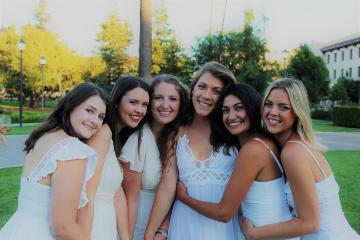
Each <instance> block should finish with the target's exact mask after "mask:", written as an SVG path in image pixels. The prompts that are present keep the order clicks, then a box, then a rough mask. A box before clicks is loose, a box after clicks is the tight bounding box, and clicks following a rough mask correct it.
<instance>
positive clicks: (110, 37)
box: [97, 12, 132, 84]
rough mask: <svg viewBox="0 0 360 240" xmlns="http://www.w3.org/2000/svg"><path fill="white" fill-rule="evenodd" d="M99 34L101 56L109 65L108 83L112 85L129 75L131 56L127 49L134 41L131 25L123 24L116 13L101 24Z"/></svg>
mask: <svg viewBox="0 0 360 240" xmlns="http://www.w3.org/2000/svg"><path fill="white" fill-rule="evenodd" d="M101 28H102V31H101V32H100V33H99V34H98V37H97V41H98V42H99V43H100V55H101V57H102V58H103V60H104V61H105V62H106V65H107V79H108V80H107V81H108V84H110V82H111V81H113V80H114V79H115V78H117V77H119V76H122V75H127V74H129V61H128V60H129V56H128V55H127V54H126V52H125V51H126V49H127V48H128V46H129V45H130V43H131V41H132V34H131V32H130V30H129V25H128V23H127V22H126V21H125V22H124V23H122V22H121V21H120V19H119V17H118V15H117V13H116V12H112V13H111V14H110V15H109V17H108V18H107V20H106V21H105V22H103V23H102V24H101Z"/></svg>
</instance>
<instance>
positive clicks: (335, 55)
mask: <svg viewBox="0 0 360 240" xmlns="http://www.w3.org/2000/svg"><path fill="white" fill-rule="evenodd" d="M336 58H337V53H334V62H336Z"/></svg>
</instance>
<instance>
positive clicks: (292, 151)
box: [280, 142, 310, 164]
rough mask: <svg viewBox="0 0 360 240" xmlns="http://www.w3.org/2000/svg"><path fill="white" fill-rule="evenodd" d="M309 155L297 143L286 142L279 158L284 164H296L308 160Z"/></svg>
mask: <svg viewBox="0 0 360 240" xmlns="http://www.w3.org/2000/svg"><path fill="white" fill-rule="evenodd" d="M309 157H310V156H309V154H308V153H307V151H306V149H305V148H304V147H303V146H302V145H301V144H299V143H296V142H288V143H286V145H285V146H284V147H283V149H282V150H281V154H280V158H281V161H282V162H283V163H284V164H285V163H287V164H297V163H299V164H300V163H301V164H302V163H304V162H305V160H306V158H309Z"/></svg>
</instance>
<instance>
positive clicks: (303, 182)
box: [242, 144, 320, 239]
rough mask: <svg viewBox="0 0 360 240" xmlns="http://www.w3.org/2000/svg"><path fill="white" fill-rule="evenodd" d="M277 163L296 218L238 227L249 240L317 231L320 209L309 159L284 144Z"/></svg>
mask: <svg viewBox="0 0 360 240" xmlns="http://www.w3.org/2000/svg"><path fill="white" fill-rule="evenodd" d="M281 160H282V163H283V166H284V170H285V173H286V176H287V180H288V181H289V184H290V188H291V192H292V195H293V198H294V201H295V207H296V210H297V214H298V217H297V218H293V219H292V220H289V221H286V222H282V223H275V224H269V225H266V226H262V227H256V228H252V227H251V226H250V225H249V224H242V229H243V232H244V234H245V235H247V237H248V238H249V239H274V238H288V237H296V236H302V235H304V234H307V233H311V232H315V231H317V229H318V227H319V223H320V209H319V203H318V199H317V194H316V188H315V187H316V186H315V182H314V181H315V180H314V176H313V173H312V168H311V166H310V163H311V161H313V160H312V159H309V155H308V154H307V153H306V152H305V149H302V147H301V146H296V145H295V144H287V145H286V147H285V148H284V149H283V150H282V152H281Z"/></svg>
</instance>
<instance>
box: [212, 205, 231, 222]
mask: <svg viewBox="0 0 360 240" xmlns="http://www.w3.org/2000/svg"><path fill="white" fill-rule="evenodd" d="M217 213H218V216H217V218H216V220H218V221H220V222H223V223H227V222H229V221H230V220H231V219H232V217H233V213H232V212H231V211H229V208H226V207H221V206H219V207H218V210H217Z"/></svg>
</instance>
